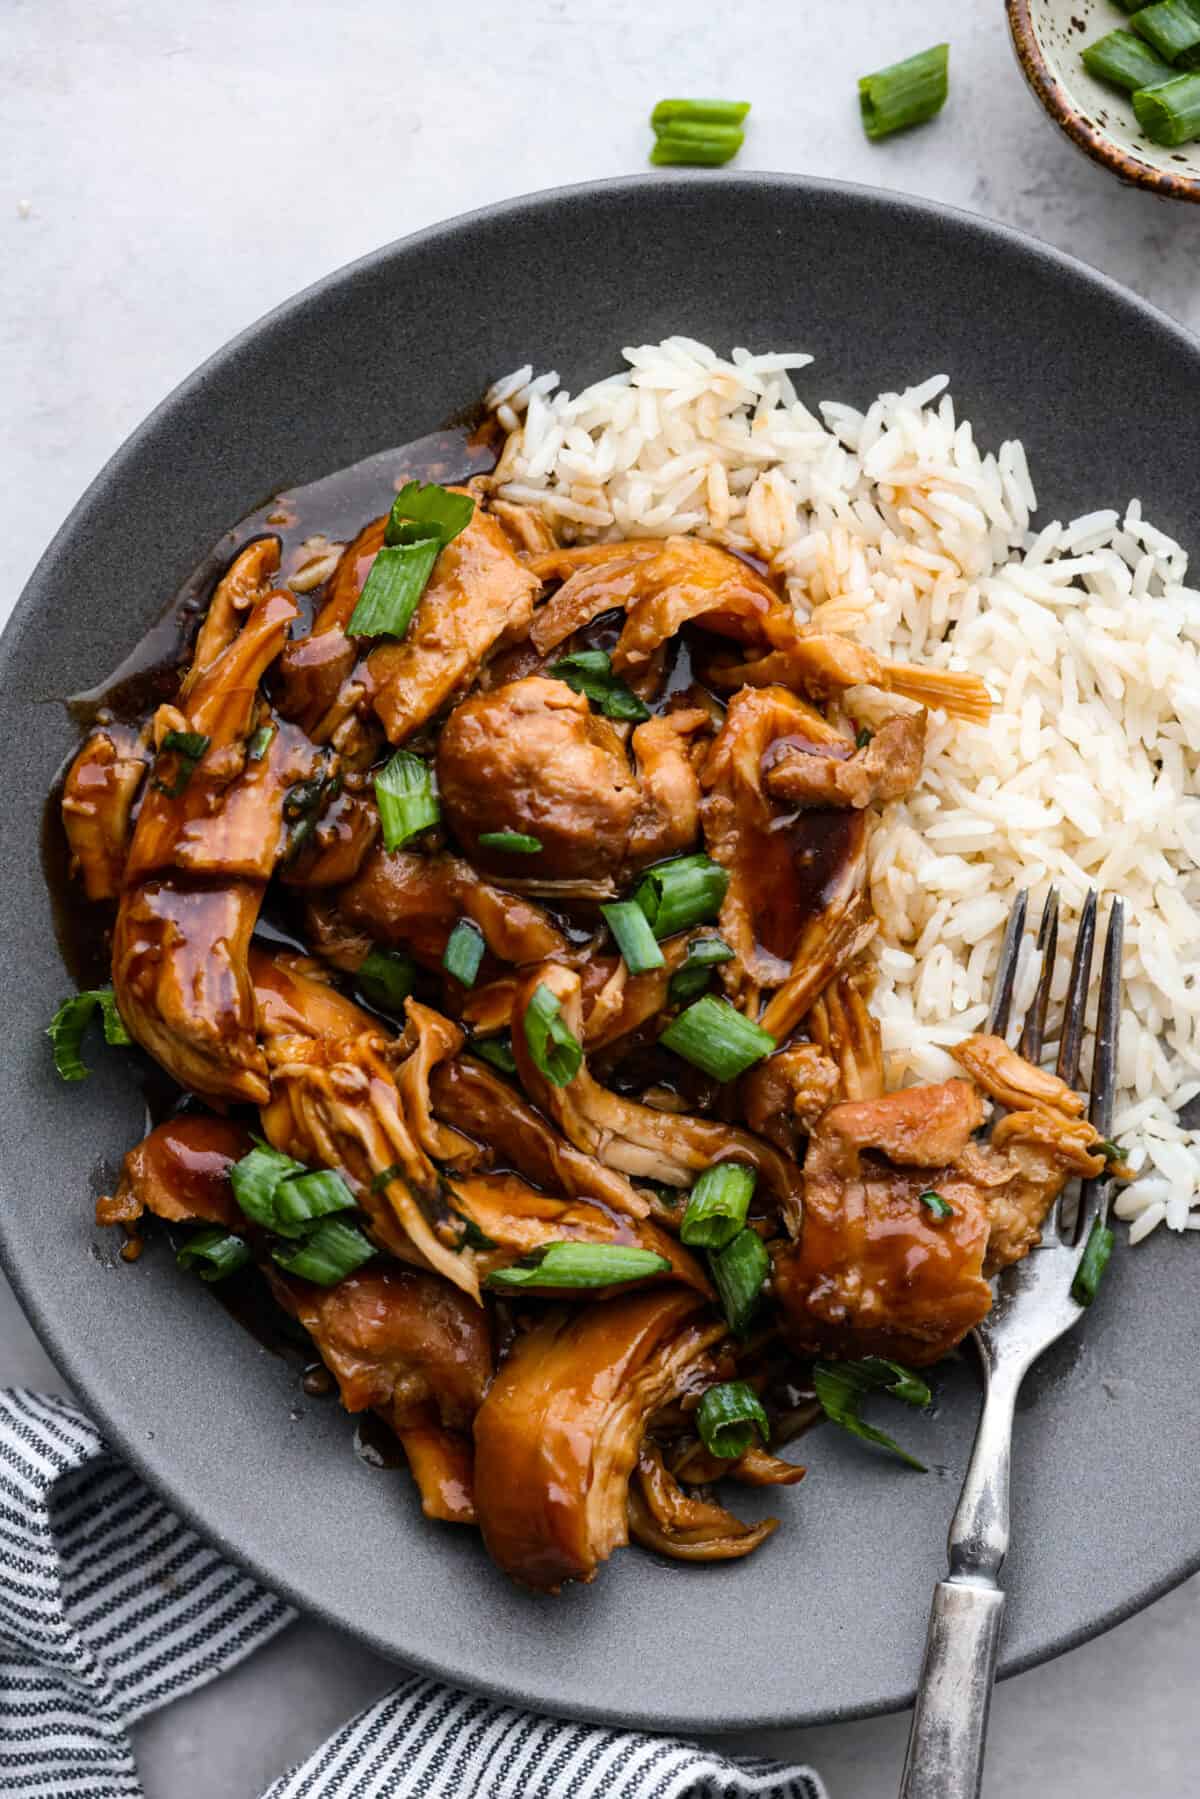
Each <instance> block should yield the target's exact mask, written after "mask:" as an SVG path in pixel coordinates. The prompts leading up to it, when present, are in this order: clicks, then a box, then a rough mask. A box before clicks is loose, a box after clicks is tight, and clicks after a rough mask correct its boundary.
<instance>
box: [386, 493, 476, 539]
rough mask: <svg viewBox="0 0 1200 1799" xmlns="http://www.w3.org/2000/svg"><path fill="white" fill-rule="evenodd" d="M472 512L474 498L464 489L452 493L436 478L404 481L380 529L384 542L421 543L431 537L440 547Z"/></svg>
mask: <svg viewBox="0 0 1200 1799" xmlns="http://www.w3.org/2000/svg"><path fill="white" fill-rule="evenodd" d="M474 512H475V502H474V500H473V499H472V498H471V496H470V494H467V493H451V491H450V489H449V488H448V487H439V486H438V484H437V482H436V481H430V482H428V483H426V484H425V485H424V486H422V484H421V483H420V482H419V481H406V482H405V484H404V486H403V487H402V488H401V489H400V492H399V493H398V494H397V495H396V497H395V499H394V500H393V501H392V510H391V511H390V512H389V514H388V522H387V524H386V525H385V526H384V529H383V541H384V543H385V544H398V543H420V542H422V541H423V540H427V539H430V538H432V539H433V540H434V541H435V542H436V543H437V546H438V548H439V549H443V550H444V549H445V547H446V545H447V544H448V543H450V542H452V541H453V539H454V538H456V537H457V536H458V534H459V532H460V531H465V530H466V528H467V526H468V525H469V524H470V522H471V519H472V517H473V515H474Z"/></svg>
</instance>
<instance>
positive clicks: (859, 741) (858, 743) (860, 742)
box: [854, 725, 875, 750]
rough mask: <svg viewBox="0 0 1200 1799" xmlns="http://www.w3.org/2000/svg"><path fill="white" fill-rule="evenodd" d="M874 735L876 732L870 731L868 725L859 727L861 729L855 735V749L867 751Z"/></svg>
mask: <svg viewBox="0 0 1200 1799" xmlns="http://www.w3.org/2000/svg"><path fill="white" fill-rule="evenodd" d="M874 735H875V733H874V731H869V730H868V729H867V727H866V725H861V726H860V727H859V729H858V730H857V731H856V732H855V733H854V747H855V749H856V750H865V749H866V747H867V745H868V744H869V743H870V741H871V739H872V737H874Z"/></svg>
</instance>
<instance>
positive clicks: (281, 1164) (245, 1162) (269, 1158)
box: [229, 1143, 307, 1236]
mask: <svg viewBox="0 0 1200 1799" xmlns="http://www.w3.org/2000/svg"><path fill="white" fill-rule="evenodd" d="M306 1173H307V1169H306V1168H305V1166H304V1163H303V1162H294V1161H293V1160H292V1158H291V1156H285V1155H284V1153H283V1151H282V1150H280V1149H271V1148H270V1147H269V1146H268V1145H267V1144H265V1143H258V1144H256V1145H255V1147H254V1148H253V1149H252V1150H250V1151H249V1152H248V1154H246V1155H244V1156H243V1157H242V1159H241V1161H240V1162H235V1163H234V1164H233V1167H232V1168H231V1169H230V1170H229V1179H230V1182H231V1184H232V1186H233V1197H234V1198H235V1199H236V1200H237V1202H238V1206H239V1208H240V1209H241V1210H242V1211H243V1212H244V1213H245V1215H246V1217H247V1218H249V1220H250V1221H251V1223H252V1224H258V1225H261V1226H262V1228H263V1230H266V1231H279V1232H280V1234H281V1235H283V1236H287V1235H289V1234H290V1233H289V1232H288V1231H286V1230H283V1228H282V1226H281V1225H280V1222H279V1218H278V1216H277V1214H276V1211H275V1194H276V1192H277V1191H278V1189H279V1187H280V1186H281V1185H282V1184H283V1182H284V1181H286V1180H288V1179H289V1178H290V1177H291V1176H292V1175H297V1174H306Z"/></svg>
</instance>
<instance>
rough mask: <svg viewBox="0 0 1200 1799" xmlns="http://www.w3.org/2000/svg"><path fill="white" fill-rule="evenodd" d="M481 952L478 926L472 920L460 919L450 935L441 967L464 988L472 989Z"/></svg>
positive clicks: (481, 939) (480, 936) (480, 932)
mask: <svg viewBox="0 0 1200 1799" xmlns="http://www.w3.org/2000/svg"><path fill="white" fill-rule="evenodd" d="M483 951H484V941H483V932H482V931H481V930H480V928H479V926H478V925H477V924H475V923H474V921H473V920H472V919H469V918H460V919H459V921H458V923H457V924H456V925H455V927H454V929H453V930H452V931H451V933H450V941H449V942H448V943H447V945H446V950H445V954H444V955H443V957H442V967H443V968H444V969H445V970H446V973H447V974H451V975H453V976H454V979H455V980H456V981H461V982H462V984H463V986H464V987H473V986H474V985H475V977H476V975H477V974H478V973H479V964H480V963H481V962H482V961H483Z"/></svg>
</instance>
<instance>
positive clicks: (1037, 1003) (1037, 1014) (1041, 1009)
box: [1017, 887, 1058, 1067]
mask: <svg viewBox="0 0 1200 1799" xmlns="http://www.w3.org/2000/svg"><path fill="white" fill-rule="evenodd" d="M1037 946H1038V949H1039V950H1040V952H1041V957H1042V967H1041V973H1040V974H1039V975H1038V984H1037V990H1036V992H1035V993H1034V996H1033V1000H1032V1002H1031V1004H1030V1007H1029V1010H1028V1012H1026V1014H1025V1024H1024V1027H1023V1028H1022V1031H1021V1040H1020V1042H1019V1043H1018V1044H1017V1054H1018V1055H1021V1056H1024V1058H1025V1060H1026V1061H1027V1062H1032V1063H1033V1064H1034V1066H1035V1067H1036V1066H1037V1064H1038V1063H1039V1062H1040V1061H1041V1059H1042V1043H1043V1040H1044V1039H1045V1035H1046V1008H1047V1006H1048V1005H1049V1003H1050V983H1051V981H1052V980H1053V979H1054V958H1055V955H1056V954H1057V952H1058V889H1057V887H1051V889H1050V891H1049V893H1048V894H1047V895H1046V903H1045V905H1044V906H1043V907H1042V917H1041V922H1040V924H1039V925H1038V934H1037Z"/></svg>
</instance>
